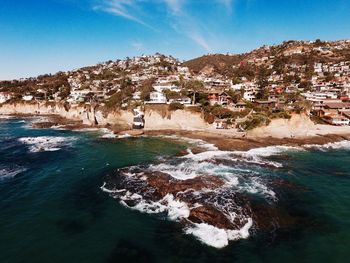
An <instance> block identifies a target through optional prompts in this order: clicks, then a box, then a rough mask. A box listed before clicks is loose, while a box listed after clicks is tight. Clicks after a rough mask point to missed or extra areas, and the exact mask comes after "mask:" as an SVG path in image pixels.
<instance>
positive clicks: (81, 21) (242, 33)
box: [0, 0, 350, 79]
mask: <svg viewBox="0 0 350 263" xmlns="http://www.w3.org/2000/svg"><path fill="white" fill-rule="evenodd" d="M349 14H350V1H348V0H332V1H330V0H303V1H302V0H283V1H282V0H278V1H277V0H0V79H12V78H18V77H28V76H36V75H38V74H43V73H55V72H57V71H59V70H69V69H74V68H77V67H81V66H87V65H93V64H96V63H98V62H102V61H106V60H110V59H112V60H115V59H117V58H121V59H122V58H125V57H127V56H130V57H132V56H135V55H141V54H153V53H155V52H161V53H164V54H171V55H173V56H175V57H178V58H179V59H190V58H194V57H197V56H200V55H203V54H206V53H227V52H229V53H241V52H245V51H249V50H251V49H254V48H256V47H259V46H261V45H264V44H278V43H280V42H283V41H284V40H290V39H297V40H314V39H317V38H320V39H323V40H337V39H346V38H350V15H349Z"/></svg>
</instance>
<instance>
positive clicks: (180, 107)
mask: <svg viewBox="0 0 350 263" xmlns="http://www.w3.org/2000/svg"><path fill="white" fill-rule="evenodd" d="M183 109H184V105H182V104H181V103H179V102H172V103H170V104H169V110H170V111H176V110H183Z"/></svg>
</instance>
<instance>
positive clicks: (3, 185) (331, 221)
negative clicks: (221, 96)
mask: <svg viewBox="0 0 350 263" xmlns="http://www.w3.org/2000/svg"><path fill="white" fill-rule="evenodd" d="M31 121H32V120H31V119H26V120H23V119H0V212H1V214H0V262H11V263H12V262H281V261H283V262H348V258H349V257H350V251H349V249H348V247H349V245H350V209H349V207H350V181H349V179H350V154H349V153H350V151H349V150H348V149H347V148H346V147H343V148H341V149H327V150H324V151H320V150H317V149H310V150H307V151H291V152H288V151H287V152H285V153H283V154H279V155H276V156H269V157H267V159H268V160H269V161H273V162H278V163H281V164H283V167H280V168H266V167H260V166H254V165H252V167H251V169H253V170H254V171H255V172H259V174H260V175H259V176H261V177H263V178H270V177H272V178H280V179H282V180H283V181H284V182H288V183H291V187H282V186H281V187H279V185H271V188H272V189H273V190H274V192H275V193H276V195H277V199H278V201H276V202H272V203H271V206H278V208H279V209H280V210H281V211H282V212H283V213H288V214H289V215H291V216H292V217H293V219H294V223H293V224H291V225H289V226H283V227H276V230H275V231H272V232H268V233H261V232H259V231H252V233H251V236H250V237H249V238H248V239H242V240H239V241H231V242H230V244H229V246H227V247H225V248H223V249H216V248H213V247H209V246H207V245H204V244H202V243H201V242H199V241H198V240H197V239H196V238H194V237H193V236H191V235H185V234H184V232H183V230H182V228H181V226H180V225H179V224H178V223H176V222H170V221H169V220H167V219H166V218H165V217H161V216H158V215H149V214H144V213H140V212H138V211H135V210H131V209H128V208H126V207H124V206H122V205H121V204H119V202H117V201H116V200H114V199H113V198H111V197H110V196H109V195H108V194H106V193H105V192H103V191H101V189H100V187H101V186H102V184H103V182H104V178H105V176H106V175H107V174H110V173H113V171H114V170H115V169H117V168H120V167H126V166H130V165H139V164H148V163H152V162H157V163H159V162H162V160H163V158H165V159H167V158H172V156H175V155H176V154H178V153H179V151H182V150H184V149H186V147H187V145H186V144H185V143H176V142H174V141H167V140H163V139H156V138H139V139H122V140H111V139H109V140H107V139H101V138H100V136H99V134H97V133H95V132H74V131H65V130H53V129H43V130H39V129H31V128H29V123H30V122H31ZM47 136H49V137H50V138H52V137H54V138H56V139H55V140H56V143H53V144H52V143H48V141H47V139H46V137H47ZM38 137H39V138H41V139H40V142H39V143H38V141H37V140H36V141H35V143H34V142H33V139H31V138H38ZM21 138H22V139H21ZM23 138H24V139H23ZM50 142H51V141H50Z"/></svg>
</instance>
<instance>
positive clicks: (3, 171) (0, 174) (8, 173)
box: [0, 166, 27, 180]
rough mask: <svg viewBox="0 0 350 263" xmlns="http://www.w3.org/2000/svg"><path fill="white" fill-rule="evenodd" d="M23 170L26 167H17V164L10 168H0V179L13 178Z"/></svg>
mask: <svg viewBox="0 0 350 263" xmlns="http://www.w3.org/2000/svg"><path fill="white" fill-rule="evenodd" d="M25 171H27V168H24V167H18V166H15V167H12V168H9V167H5V168H0V180H1V179H9V178H13V177H15V176H16V175H18V174H20V173H23V172H25Z"/></svg>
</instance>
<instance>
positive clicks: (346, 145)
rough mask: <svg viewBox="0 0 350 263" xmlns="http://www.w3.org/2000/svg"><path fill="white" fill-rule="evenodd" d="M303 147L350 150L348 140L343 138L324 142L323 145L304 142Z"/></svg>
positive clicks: (324, 149) (320, 149)
mask: <svg viewBox="0 0 350 263" xmlns="http://www.w3.org/2000/svg"><path fill="white" fill-rule="evenodd" d="M304 148H306V149H311V150H318V151H324V152H325V151H329V150H350V141H348V140H344V141H339V142H331V143H326V144H323V145H317V144H305V145H304Z"/></svg>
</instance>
